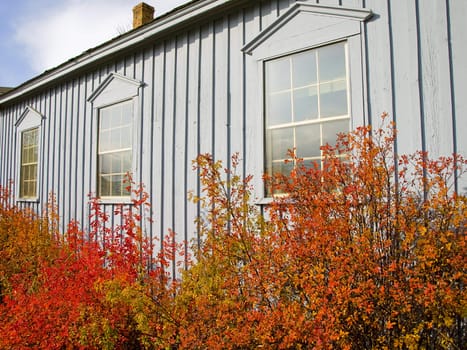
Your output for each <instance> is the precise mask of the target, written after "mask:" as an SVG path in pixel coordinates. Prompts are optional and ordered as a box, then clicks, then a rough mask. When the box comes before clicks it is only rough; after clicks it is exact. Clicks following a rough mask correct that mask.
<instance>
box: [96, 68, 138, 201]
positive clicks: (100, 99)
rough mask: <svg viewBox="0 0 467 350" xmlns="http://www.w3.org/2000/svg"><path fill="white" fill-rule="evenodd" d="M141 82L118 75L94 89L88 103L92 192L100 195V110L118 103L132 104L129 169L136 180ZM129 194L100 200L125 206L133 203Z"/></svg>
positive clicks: (115, 74) (110, 76)
mask: <svg viewBox="0 0 467 350" xmlns="http://www.w3.org/2000/svg"><path fill="white" fill-rule="evenodd" d="M142 86H143V83H142V82H140V81H137V80H135V79H132V78H128V77H125V76H123V75H121V74H118V73H111V74H109V75H108V76H107V77H106V78H105V79H104V80H103V81H102V83H101V84H100V85H99V86H98V87H97V88H96V89H95V90H94V92H93V93H92V94H91V96H90V97H89V98H88V101H89V102H90V103H91V104H92V110H93V122H92V125H93V126H92V130H93V142H92V154H93V159H94V161H93V163H92V165H91V188H92V189H93V193H95V194H96V195H98V194H99V189H98V185H99V181H98V176H99V174H98V171H99V168H98V155H99V120H100V111H101V110H102V109H104V108H106V107H110V106H114V105H117V104H119V103H126V102H131V103H132V135H131V136H132V144H131V149H132V157H131V158H132V166H131V172H130V173H131V175H132V176H133V178H137V174H138V171H139V167H140V164H139V163H138V158H139V157H137V156H136V150H137V149H138V147H137V146H138V140H140V139H141V137H140V135H141V130H140V123H138V121H139V120H140V119H141V116H140V111H141V108H140V106H139V103H140V98H139V94H140V88H142ZM131 196H132V194H131V193H130V195H129V196H102V197H100V198H99V201H100V202H102V203H107V204H127V203H131V201H132V197H131Z"/></svg>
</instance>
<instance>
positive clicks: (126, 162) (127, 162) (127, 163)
mask: <svg viewBox="0 0 467 350" xmlns="http://www.w3.org/2000/svg"><path fill="white" fill-rule="evenodd" d="M127 172H131V151H126V152H122V173H123V174H126V173H127Z"/></svg>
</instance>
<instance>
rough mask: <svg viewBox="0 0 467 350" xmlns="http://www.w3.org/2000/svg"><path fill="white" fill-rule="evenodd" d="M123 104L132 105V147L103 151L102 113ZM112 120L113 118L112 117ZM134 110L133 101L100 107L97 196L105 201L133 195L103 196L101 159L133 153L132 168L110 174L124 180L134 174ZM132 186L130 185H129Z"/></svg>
mask: <svg viewBox="0 0 467 350" xmlns="http://www.w3.org/2000/svg"><path fill="white" fill-rule="evenodd" d="M123 104H130V105H131V134H130V135H128V137H131V139H132V140H131V142H130V145H129V146H128V147H125V148H120V149H109V150H105V151H102V149H101V147H102V143H101V139H100V138H101V136H102V134H101V132H102V128H101V121H102V113H103V110H105V109H108V108H115V107H119V106H121V105H123ZM111 118H112V117H111ZM134 124H135V122H134V110H133V101H132V100H126V101H121V102H117V103H115V104H112V105H110V106H105V107H100V108H99V116H98V127H97V129H98V132H97V133H98V136H97V173H96V175H97V179H96V181H97V185H96V194H97V195H98V197H99V198H101V199H103V200H112V199H114V198H121V199H124V198H126V197H130V196H131V195H130V194H129V195H128V196H122V195H111V194H110V195H103V194H102V192H101V188H100V186H101V183H100V181H101V180H100V179H101V176H102V175H103V174H102V173H101V172H100V157H101V156H105V155H115V154H118V153H120V152H124V151H130V152H131V166H130V169H126V171H124V172H119V173H112V172H111V173H109V175H108V176H109V177H112V176H122V177H123V178H125V176H126V174H127V173H128V172H129V173H130V174H132V173H133V171H132V170H133V159H134V153H135V152H134V145H133V129H134ZM115 129H117V128H116V127H115V126H114V125H111V126H110V128H109V129H107V130H106V131H108V130H115ZM128 185H130V184H128ZM110 187H111V189H110V192H112V186H110Z"/></svg>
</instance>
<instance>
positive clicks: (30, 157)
mask: <svg viewBox="0 0 467 350" xmlns="http://www.w3.org/2000/svg"><path fill="white" fill-rule="evenodd" d="M38 151H39V128H38V127H36V128H33V129H29V130H25V131H23V132H21V167H20V180H19V196H20V198H24V199H30V198H36V197H37V170H38V163H39V152H38Z"/></svg>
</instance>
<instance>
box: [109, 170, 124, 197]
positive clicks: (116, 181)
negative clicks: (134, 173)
mask: <svg viewBox="0 0 467 350" xmlns="http://www.w3.org/2000/svg"><path fill="white" fill-rule="evenodd" d="M122 182H123V177H122V176H121V175H113V176H112V189H111V193H112V196H121V195H122Z"/></svg>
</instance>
